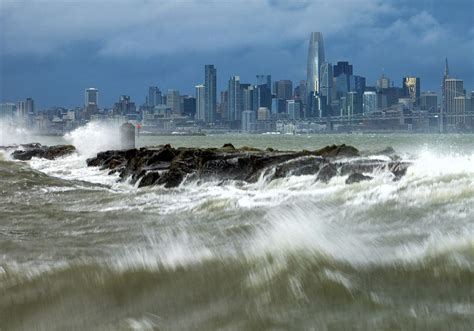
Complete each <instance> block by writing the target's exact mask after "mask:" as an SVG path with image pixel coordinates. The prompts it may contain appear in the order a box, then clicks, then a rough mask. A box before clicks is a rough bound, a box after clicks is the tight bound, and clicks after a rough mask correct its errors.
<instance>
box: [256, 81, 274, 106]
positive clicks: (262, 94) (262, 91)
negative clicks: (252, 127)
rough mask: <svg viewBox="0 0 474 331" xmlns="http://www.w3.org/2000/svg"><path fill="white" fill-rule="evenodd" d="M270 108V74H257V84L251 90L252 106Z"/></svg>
mask: <svg viewBox="0 0 474 331" xmlns="http://www.w3.org/2000/svg"><path fill="white" fill-rule="evenodd" d="M260 107H267V108H268V109H271V108H272V76H270V75H257V86H256V87H255V88H254V90H253V108H252V109H254V110H257V109H258V108H260Z"/></svg>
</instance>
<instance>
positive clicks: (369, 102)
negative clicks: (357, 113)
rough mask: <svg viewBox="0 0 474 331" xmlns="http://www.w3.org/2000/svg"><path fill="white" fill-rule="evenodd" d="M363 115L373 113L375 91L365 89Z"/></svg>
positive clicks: (375, 101) (375, 99)
mask: <svg viewBox="0 0 474 331" xmlns="http://www.w3.org/2000/svg"><path fill="white" fill-rule="evenodd" d="M363 108H364V115H367V114H373V113H375V111H376V108H377V93H375V92H373V91H365V92H364V94H363Z"/></svg>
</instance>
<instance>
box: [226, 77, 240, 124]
mask: <svg viewBox="0 0 474 331" xmlns="http://www.w3.org/2000/svg"><path fill="white" fill-rule="evenodd" d="M227 91H228V97H229V102H228V104H227V108H228V111H227V119H228V121H229V122H233V121H240V119H241V113H242V101H243V100H242V90H241V88H240V77H239V76H232V77H230V79H229V84H228V90H227Z"/></svg>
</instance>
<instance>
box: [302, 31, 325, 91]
mask: <svg viewBox="0 0 474 331" xmlns="http://www.w3.org/2000/svg"><path fill="white" fill-rule="evenodd" d="M323 62H324V42H323V35H322V33H321V32H312V33H311V37H310V40H309V49H308V70H307V79H306V92H307V96H309V95H310V94H311V92H313V95H315V94H319V93H320V83H321V73H320V71H321V64H322V63H323Z"/></svg>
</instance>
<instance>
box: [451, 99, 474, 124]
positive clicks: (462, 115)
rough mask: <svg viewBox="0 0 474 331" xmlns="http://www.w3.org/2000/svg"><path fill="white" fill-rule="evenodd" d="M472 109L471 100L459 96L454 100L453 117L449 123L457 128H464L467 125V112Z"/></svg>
mask: <svg viewBox="0 0 474 331" xmlns="http://www.w3.org/2000/svg"><path fill="white" fill-rule="evenodd" d="M470 108H471V99H469V98H466V96H464V95H462V96H457V97H454V100H453V109H452V113H451V114H450V115H451V116H450V117H449V118H448V119H449V120H448V123H450V124H455V125H457V126H464V125H465V124H466V112H467V111H469V109H470Z"/></svg>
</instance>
